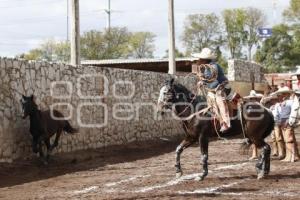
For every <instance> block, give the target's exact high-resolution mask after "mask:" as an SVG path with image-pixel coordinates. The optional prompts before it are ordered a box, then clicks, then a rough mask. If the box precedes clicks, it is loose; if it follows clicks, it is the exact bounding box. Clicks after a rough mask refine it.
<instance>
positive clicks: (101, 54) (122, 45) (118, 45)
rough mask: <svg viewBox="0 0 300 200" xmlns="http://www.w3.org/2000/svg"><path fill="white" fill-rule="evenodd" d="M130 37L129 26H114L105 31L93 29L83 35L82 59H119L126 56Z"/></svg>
mask: <svg viewBox="0 0 300 200" xmlns="http://www.w3.org/2000/svg"><path fill="white" fill-rule="evenodd" d="M129 38H130V32H129V31H128V30H127V28H118V27H114V28H111V29H110V30H105V31H104V32H101V31H96V30H91V31H88V32H85V33H84V34H83V35H82V37H81V56H82V59H86V60H95V59H99V60H100V59H117V58H125V57H126V56H127V55H126V48H127V45H128V41H129Z"/></svg>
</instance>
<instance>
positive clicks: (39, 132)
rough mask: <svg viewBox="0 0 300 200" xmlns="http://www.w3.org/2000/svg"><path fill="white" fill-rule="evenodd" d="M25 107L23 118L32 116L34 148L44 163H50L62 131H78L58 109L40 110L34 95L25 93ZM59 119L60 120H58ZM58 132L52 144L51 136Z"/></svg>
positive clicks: (31, 131) (23, 100) (31, 128)
mask: <svg viewBox="0 0 300 200" xmlns="http://www.w3.org/2000/svg"><path fill="white" fill-rule="evenodd" d="M21 103H22V108H23V119H25V118H26V117H27V116H29V117H30V133H31V135H32V150H33V152H34V153H38V152H39V155H40V157H41V158H42V160H43V162H44V164H48V160H49V156H50V153H51V151H52V150H53V149H54V148H55V147H56V146H58V141H59V138H60V135H61V133H62V131H65V132H67V133H70V134H73V133H76V132H78V130H77V129H75V128H73V127H72V126H71V125H70V123H69V122H68V121H67V120H63V118H64V116H63V114H62V113H60V112H59V111H57V110H53V111H52V114H53V116H54V117H55V118H56V119H53V118H52V116H51V111H50V110H46V111H40V110H39V109H38V107H37V105H36V103H35V102H34V99H33V95H31V96H30V97H26V96H24V95H23V98H22V99H21ZM58 119H59V120H58ZM54 134H56V137H55V141H54V143H53V144H52V145H51V144H50V138H51V137H52V136H53V135H54ZM43 142H44V143H45V145H46V147H47V155H46V156H45V155H44V152H43V148H42V144H43Z"/></svg>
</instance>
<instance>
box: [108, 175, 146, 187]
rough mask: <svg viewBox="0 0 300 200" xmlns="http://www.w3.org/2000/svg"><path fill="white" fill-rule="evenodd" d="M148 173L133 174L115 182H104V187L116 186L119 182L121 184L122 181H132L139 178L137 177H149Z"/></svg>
mask: <svg viewBox="0 0 300 200" xmlns="http://www.w3.org/2000/svg"><path fill="white" fill-rule="evenodd" d="M149 176H150V175H143V176H133V177H131V178H128V179H124V180H121V181H117V182H112V183H107V184H105V186H106V187H113V186H116V185H119V184H122V183H127V182H130V181H134V180H136V179H139V178H147V177H149Z"/></svg>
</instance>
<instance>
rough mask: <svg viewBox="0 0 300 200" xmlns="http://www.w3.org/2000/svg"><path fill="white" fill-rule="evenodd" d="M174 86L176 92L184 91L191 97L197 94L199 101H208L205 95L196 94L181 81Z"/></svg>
mask: <svg viewBox="0 0 300 200" xmlns="http://www.w3.org/2000/svg"><path fill="white" fill-rule="evenodd" d="M174 86H175V90H176V92H178V93H184V95H185V96H186V97H187V98H189V99H191V98H193V97H194V96H196V99H197V101H198V102H204V101H206V98H205V97H204V96H201V95H196V94H194V93H193V92H191V91H190V90H189V89H187V88H186V87H185V86H184V85H182V84H180V83H175V84H174Z"/></svg>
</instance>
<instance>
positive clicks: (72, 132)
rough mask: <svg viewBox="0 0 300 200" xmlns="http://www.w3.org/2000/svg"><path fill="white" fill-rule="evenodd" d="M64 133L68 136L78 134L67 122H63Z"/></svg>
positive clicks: (76, 129)
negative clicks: (68, 134)
mask: <svg viewBox="0 0 300 200" xmlns="http://www.w3.org/2000/svg"><path fill="white" fill-rule="evenodd" d="M65 122H66V123H65V126H64V131H65V132H67V133H70V134H74V133H78V128H73V127H72V126H71V124H70V123H69V122H68V121H65Z"/></svg>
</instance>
